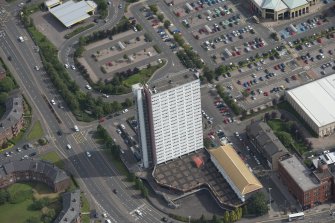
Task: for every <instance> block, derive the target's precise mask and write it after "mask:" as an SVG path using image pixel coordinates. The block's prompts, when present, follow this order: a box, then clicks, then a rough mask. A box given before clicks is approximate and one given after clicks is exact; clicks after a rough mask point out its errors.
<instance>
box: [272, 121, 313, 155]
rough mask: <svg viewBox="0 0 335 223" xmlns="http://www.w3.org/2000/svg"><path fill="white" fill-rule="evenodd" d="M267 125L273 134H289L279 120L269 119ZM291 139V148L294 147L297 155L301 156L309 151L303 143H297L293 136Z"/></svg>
mask: <svg viewBox="0 0 335 223" xmlns="http://www.w3.org/2000/svg"><path fill="white" fill-rule="evenodd" d="M267 123H268V125H269V126H270V127H271V129H272V130H273V131H274V133H275V134H276V132H281V131H283V132H287V133H290V132H289V131H288V130H287V129H286V128H285V124H284V122H283V121H282V120H280V119H271V120H269V121H268V122H267ZM291 136H292V135H291ZM292 139H293V145H292V147H294V148H295V150H297V152H298V153H300V154H301V155H302V154H304V153H305V152H307V151H309V150H308V148H307V146H306V145H305V144H304V143H303V142H300V141H297V140H296V139H295V137H294V136H292Z"/></svg>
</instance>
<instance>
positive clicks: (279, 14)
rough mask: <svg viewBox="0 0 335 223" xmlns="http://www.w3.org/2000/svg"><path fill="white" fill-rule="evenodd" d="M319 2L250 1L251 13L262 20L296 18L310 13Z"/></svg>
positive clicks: (304, 0) (314, 0) (303, 0)
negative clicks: (312, 7)
mask: <svg viewBox="0 0 335 223" xmlns="http://www.w3.org/2000/svg"><path fill="white" fill-rule="evenodd" d="M318 1H319V0H250V1H249V2H250V9H251V11H252V12H253V13H254V14H255V15H257V16H259V17H260V18H263V19H272V20H283V19H291V18H296V17H299V16H301V15H304V14H306V13H308V12H309V11H310V7H311V6H312V5H315V3H316V2H318Z"/></svg>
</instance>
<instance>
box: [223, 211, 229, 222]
mask: <svg viewBox="0 0 335 223" xmlns="http://www.w3.org/2000/svg"><path fill="white" fill-rule="evenodd" d="M229 220H230V216H229V211H225V212H224V215H223V222H224V223H229Z"/></svg>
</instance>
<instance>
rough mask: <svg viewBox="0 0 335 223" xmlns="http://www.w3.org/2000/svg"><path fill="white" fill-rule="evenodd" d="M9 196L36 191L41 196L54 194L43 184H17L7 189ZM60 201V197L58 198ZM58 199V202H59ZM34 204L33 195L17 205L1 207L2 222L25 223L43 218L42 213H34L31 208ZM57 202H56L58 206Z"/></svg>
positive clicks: (0, 217)
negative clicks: (30, 219) (29, 219)
mask: <svg viewBox="0 0 335 223" xmlns="http://www.w3.org/2000/svg"><path fill="white" fill-rule="evenodd" d="M7 190H8V192H9V194H20V193H24V192H28V193H29V192H32V190H35V191H36V192H37V193H39V194H46V195H47V193H52V191H51V189H49V188H48V187H47V186H46V185H44V184H41V183H16V184H13V185H11V186H9V187H8V188H7ZM57 199H59V196H58V197H57ZM57 199H56V201H57ZM32 203H33V195H32V194H31V196H29V198H28V199H26V200H24V201H22V202H19V203H16V204H11V203H5V204H4V205H1V206H0V219H1V220H0V222H13V223H14V222H15V223H25V222H26V220H27V219H28V218H31V217H35V218H37V219H40V218H41V216H42V211H33V210H31V209H30V208H29V206H30V205H31V204H32ZM56 203H57V202H55V204H56ZM55 208H57V209H56V210H57V211H58V210H59V208H60V206H59V205H57V207H55Z"/></svg>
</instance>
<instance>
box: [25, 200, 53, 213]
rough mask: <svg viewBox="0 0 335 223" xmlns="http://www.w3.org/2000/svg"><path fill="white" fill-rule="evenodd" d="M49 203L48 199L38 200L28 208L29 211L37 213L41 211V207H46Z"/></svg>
mask: <svg viewBox="0 0 335 223" xmlns="http://www.w3.org/2000/svg"><path fill="white" fill-rule="evenodd" d="M49 203H50V201H49V199H48V198H43V199H40V200H34V202H33V203H32V204H31V205H30V206H29V208H30V209H31V210H34V211H38V210H41V209H42V208H43V207H46V206H48V205H49Z"/></svg>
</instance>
